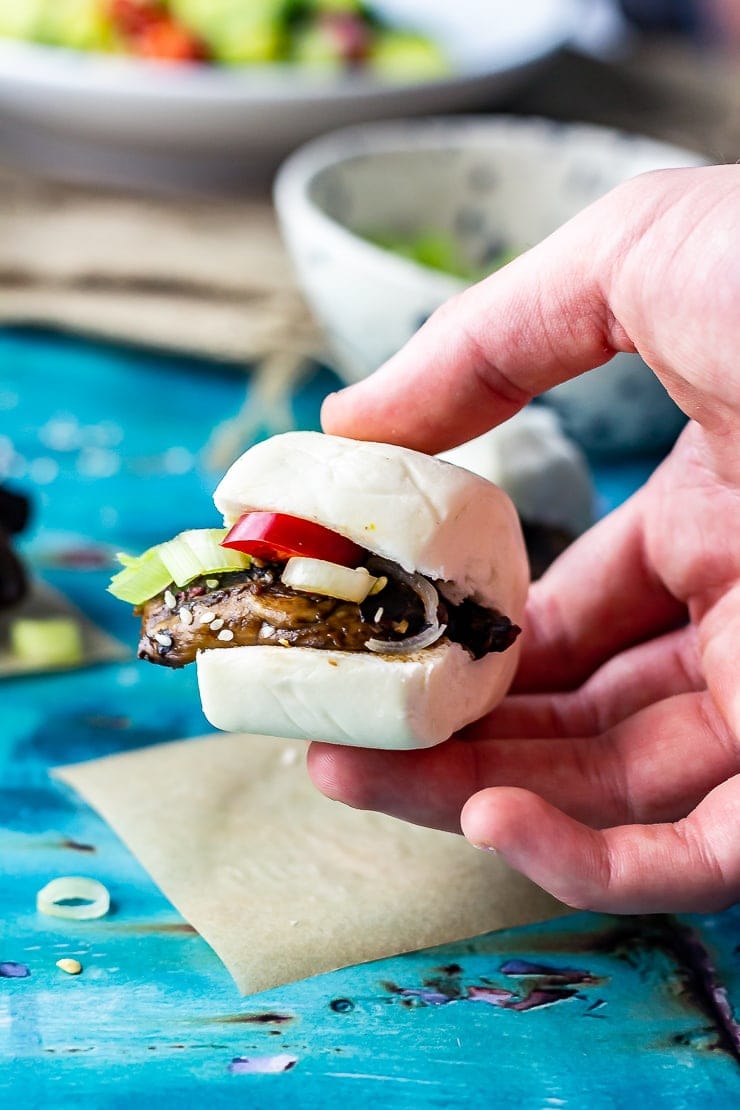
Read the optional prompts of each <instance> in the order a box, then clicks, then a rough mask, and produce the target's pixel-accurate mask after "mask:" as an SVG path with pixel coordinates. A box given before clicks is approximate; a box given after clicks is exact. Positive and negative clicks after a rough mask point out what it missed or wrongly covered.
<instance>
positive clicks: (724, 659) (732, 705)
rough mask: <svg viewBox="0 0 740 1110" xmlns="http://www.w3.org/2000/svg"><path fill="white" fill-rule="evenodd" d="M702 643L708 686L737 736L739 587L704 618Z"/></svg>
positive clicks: (739, 729)
mask: <svg viewBox="0 0 740 1110" xmlns="http://www.w3.org/2000/svg"><path fill="white" fill-rule="evenodd" d="M701 644H702V666H703V669H704V672H705V674H706V678H707V685H708V686H709V689H710V690H711V692H712V695H713V698H714V700H715V702H716V703H717V705H718V706H719V708H720V710H721V712H722V715H723V716H724V718H725V720H726V721H727V723H728V725H729V726H730V728H731V729H732V730H733V731H734V733H735V735H736V736H738V737H740V680H739V676H740V585H738V586H735V588H734V589H733V590H730V591H729V592H728V593H726V594H725V595H724V596H723V597H722V598H721V599H720V601H718V602H717V603H716V604H715V605H714V606H713V608H712V610H711V611H710V612H709V613H708V614H707V615H706V616H705V618H704V620H703V621H702V624H701Z"/></svg>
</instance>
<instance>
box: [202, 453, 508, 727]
mask: <svg viewBox="0 0 740 1110" xmlns="http://www.w3.org/2000/svg"><path fill="white" fill-rule="evenodd" d="M214 500H215V502H216V505H217V507H218V508H219V510H220V511H221V512H222V513H223V515H224V518H225V521H226V523H227V524H230V523H232V522H233V521H234V520H236V519H237V518H238V517H239V516H241V515H242V513H244V512H248V511H250V510H267V511H272V512H282V513H288V514H291V515H293V516H298V517H301V518H303V519H306V520H312V521H316V522H318V523H320V524H323V525H324V526H325V527H327V528H331V529H332V530H333V531H336V532H338V533H340V534H341V535H343V536H346V537H348V538H349V539H352V540H354V541H355V542H357V543H359V544H361V545H362V546H363V547H365V548H367V549H369V550H371V551H374V552H376V553H378V554H380V555H382V556H384V557H386V558H389V559H393V560H394V561H395V562H397V563H400V565H401V566H403V567H404V568H405V569H407V570H410V571H419V572H421V573H422V574H425V575H426V576H427V577H429V578H431V579H433V580H435V581H438V582H439V581H442V582H444V583H445V595H446V596H447V597H449V598H450V599H451V600H454V601H460V600H462V599H463V598H473V599H474V600H475V601H478V602H479V603H481V604H483V605H485V606H488V607H490V608H494V609H496V610H498V611H499V612H501V613H503V614H505V615H506V616H508V617H509V618H510V619H511V620H513V621H514V622H515V623H518V622H520V621H521V618H522V613H523V609H524V603H525V600H526V594H527V588H528V585H529V571H528V563H527V554H526V550H525V547H524V541H523V539H522V534H521V529H520V527H519V521H518V518H517V515H516V511H515V509H514V507H513V505H512V503H511V502H510V500H509V498H508V497H507V495H506V494H505V493H504V492H503V491H502V490H500V489H498V488H497V487H496V486H494V485H492V484H491V483H490V482H488V481H486V480H484V479H482V478H480V477H478V476H477V475H475V474H471V473H470V472H468V471H466V470H462V469H460V468H459V467H456V466H453V465H452V464H450V463H447V462H443V461H441V460H439V459H435V458H432V457H430V456H428V455H421V454H419V453H417V452H415V451H409V450H407V449H405V448H401V447H394V446H388V445H387V444H379V443H364V442H359V441H356V440H348V439H342V438H339V437H335V436H325V435H322V434H320V433H318V432H289V433H286V434H285V435H281V436H274V437H273V438H272V439H269V440H265V441H264V442H263V443H260V444H257V445H256V446H255V447H252V448H251V449H250V450H249V451H247V452H246V453H245V454H244V455H242V457H241V458H240V459H238V460H237V461H236V462H235V463H234V465H233V466H232V467H231V468H230V470H229V471H228V473H227V474H226V476H225V477H224V479H223V480H222V482H221V483H220V485H219V487H218V489H217V490H216V493H215V495H214ZM518 658H519V642H518V641H517V642H516V643H515V644H513V645H512V646H511V647H510V648H508V649H507V650H506V651H505V652H497V653H491V654H489V655H487V656H485V657H484V658H483V659H479V660H475V661H474V660H473V659H472V658H471V656H470V655H469V654H468V652H467V651H465V649H464V648H462V647H460V646H459V645H458V644H453V643H450V642H449V641H447V640H445V639H444V638H443V639H442V640H440V641H439V642H438V643H437V644H435V645H434V646H433V647H431V648H426V649H424V650H423V651H420V652H417V653H416V654H414V655H412V656H408V657H403V658H399V657H397V656H395V657H391V656H388V655H380V654H376V653H373V652H367V653H361V652H339V651H329V650H322V649H317V648H300V647H290V648H286V647H279V646H276V645H264V646H262V645H257V646H254V647H236V648H216V649H213V650H209V651H204V652H200V653H199V654H198V660H197V663H198V682H199V685H200V694H201V701H202V704H203V710H204V712H205V715H206V717H207V718H208V720H209V721H210V723H211V724H212V725H214V727H216V728H220V729H223V730H225V731H227V732H253V733H266V734H269V735H273V736H286V737H298V738H305V739H321V740H326V741H329V742H332V743H336V744H351V745H355V746H360V747H375V748H421V747H430V746H432V745H434V744H438V743H440V742H441V741H443V740H446V739H447V738H448V737H449V736H451V734H452V733H453V732H455V731H456V730H457V729H459V728H462V727H463V725H466V724H468V723H470V722H471V721H474V720H476V719H477V718H479V717H481V716H483V714H485V713H487V712H488V711H489V710H491V709H492V708H493V707H494V706H495V705H496V704H497V703H498V702H499V701H500V700H501V698H502V697H503V696H504V694H505V693H506V691H507V689H508V687H509V684H510V683H511V680H512V678H513V675H514V671H515V669H516V665H517V662H518Z"/></svg>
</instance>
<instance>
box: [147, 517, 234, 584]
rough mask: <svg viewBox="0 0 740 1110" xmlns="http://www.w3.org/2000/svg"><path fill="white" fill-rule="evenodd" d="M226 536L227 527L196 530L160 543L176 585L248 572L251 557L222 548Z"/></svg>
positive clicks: (161, 551)
mask: <svg viewBox="0 0 740 1110" xmlns="http://www.w3.org/2000/svg"><path fill="white" fill-rule="evenodd" d="M225 537H226V529H225V528H193V529H191V530H190V531H188V532H181V533H180V535H179V536H175V538H174V540H168V541H167V543H163V544H160V546H159V548H158V551H159V555H160V558H161V559H162V562H163V563H164V564H165V566H166V567H167V568H168V569H169V571H170V573H171V575H172V581H173V582H174V583H175V585H176V586H185V585H186V584H187V583H188V582H191V581H192V580H193V578H197V577H198V576H199V575H201V574H220V573H223V572H224V571H231V570H246V568H247V567H248V566H249V564H250V562H251V560H250V558H249V555H245V554H244V553H243V552H241V551H234V550H232V549H231V548H228V547H221V541H222V540H223V539H225Z"/></svg>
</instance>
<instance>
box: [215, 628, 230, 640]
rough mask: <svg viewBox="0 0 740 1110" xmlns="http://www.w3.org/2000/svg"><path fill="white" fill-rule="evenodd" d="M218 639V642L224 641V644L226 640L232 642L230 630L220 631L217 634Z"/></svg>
mask: <svg viewBox="0 0 740 1110" xmlns="http://www.w3.org/2000/svg"><path fill="white" fill-rule="evenodd" d="M218 638H219V640H224V642H225V641H227V640H233V639H234V633H233V632H232V631H231V629H230V628H224V629H222V630H221V632H219V634H218Z"/></svg>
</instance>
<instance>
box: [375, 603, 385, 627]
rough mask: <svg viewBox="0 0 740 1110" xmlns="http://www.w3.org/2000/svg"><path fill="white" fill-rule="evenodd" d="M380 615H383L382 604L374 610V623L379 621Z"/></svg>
mask: <svg viewBox="0 0 740 1110" xmlns="http://www.w3.org/2000/svg"><path fill="white" fill-rule="evenodd" d="M382 616H383V606H382V605H381V606H380V608H379V609H378V611H377V612H376V614H375V616H374V617H373V620H374V621H375V623H376V624H378V623H379V622H380V618H381V617H382Z"/></svg>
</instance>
